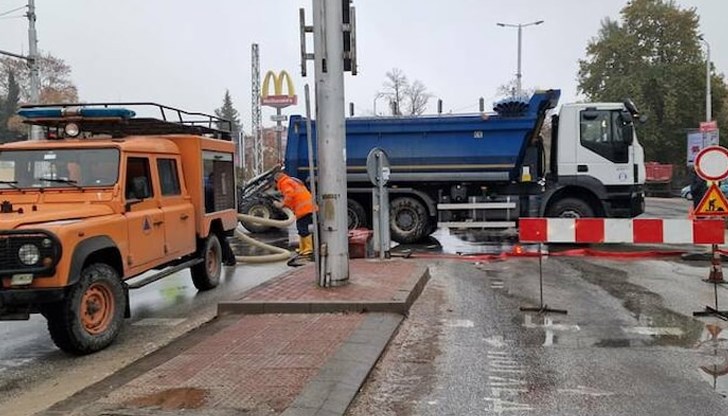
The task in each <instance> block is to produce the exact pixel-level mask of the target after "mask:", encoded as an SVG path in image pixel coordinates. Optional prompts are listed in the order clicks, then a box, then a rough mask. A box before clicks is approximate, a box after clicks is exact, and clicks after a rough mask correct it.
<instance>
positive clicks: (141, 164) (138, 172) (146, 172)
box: [126, 157, 154, 199]
mask: <svg viewBox="0 0 728 416" xmlns="http://www.w3.org/2000/svg"><path fill="white" fill-rule="evenodd" d="M152 195H154V193H153V192H152V175H151V171H150V169H149V159H147V158H146V157H130V158H129V159H127V161H126V199H147V198H151V197H152Z"/></svg>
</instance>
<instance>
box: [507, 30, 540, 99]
mask: <svg viewBox="0 0 728 416" xmlns="http://www.w3.org/2000/svg"><path fill="white" fill-rule="evenodd" d="M541 23H543V20H538V21H535V22H531V23H518V24H510V23H496V24H497V25H498V26H500V27H515V28H518V70H517V72H516V94H517V95H519V96H520V95H521V92H522V91H523V89H522V88H521V77H522V76H523V74H522V73H521V40H522V39H523V36H522V32H523V28H524V27H528V26H536V25H540V24H541Z"/></svg>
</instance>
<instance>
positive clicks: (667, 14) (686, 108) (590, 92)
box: [578, 0, 728, 164]
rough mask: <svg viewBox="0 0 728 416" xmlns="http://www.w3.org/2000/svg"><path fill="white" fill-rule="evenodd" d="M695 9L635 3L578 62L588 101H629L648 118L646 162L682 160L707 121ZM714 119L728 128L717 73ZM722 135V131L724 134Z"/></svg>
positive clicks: (659, 1)
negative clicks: (689, 139)
mask: <svg viewBox="0 0 728 416" xmlns="http://www.w3.org/2000/svg"><path fill="white" fill-rule="evenodd" d="M698 23H699V17H698V15H697V13H696V11H695V9H692V8H691V9H683V8H680V7H679V6H677V5H676V4H675V3H674V1H671V0H633V1H631V2H629V3H628V4H627V6H625V7H624V8H623V9H622V10H621V19H620V21H614V20H611V19H608V18H607V19H605V20H604V21H602V27H601V29H600V30H599V33H598V35H597V36H596V37H595V38H593V39H592V40H591V41H590V42H589V45H588V46H587V50H586V58H585V59H584V60H580V61H579V67H580V68H579V76H578V81H579V90H580V91H581V92H582V93H583V94H584V95H586V96H587V98H588V99H589V101H621V100H623V99H625V98H628V97H629V98H632V99H633V101H634V102H635V103H636V104H637V106H638V108H640V110H641V111H642V112H643V113H644V114H646V115H647V116H648V121H647V123H645V124H644V125H641V126H638V132H639V133H638V134H639V137H640V141H641V142H642V144H643V145H644V147H645V152H646V157H647V160H654V161H660V162H669V163H676V164H684V163H685V157H686V155H685V153H686V151H685V148H686V132H687V130H688V129H692V128H697V127H698V125H699V123H700V122H701V121H704V120H705V57H704V56H703V53H702V50H701V45H700V39H699V33H698ZM711 87H712V107H713V118H714V119H716V120H717V121H718V124H719V126H723V127H724V128H725V129H728V108H726V107H727V106H726V103H727V99H728V88H726V83H725V80H724V78H723V75H722V74H716V73H715V72H713V74H712V80H711ZM723 135H724V136H725V133H724V134H723Z"/></svg>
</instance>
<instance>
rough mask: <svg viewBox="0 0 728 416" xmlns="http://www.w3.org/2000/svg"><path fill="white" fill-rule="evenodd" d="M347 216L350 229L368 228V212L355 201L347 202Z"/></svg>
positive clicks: (349, 200)
mask: <svg viewBox="0 0 728 416" xmlns="http://www.w3.org/2000/svg"><path fill="white" fill-rule="evenodd" d="M346 214H347V217H348V228H349V229H350V230H353V229H354V228H367V227H368V225H367V212H366V210H364V207H363V206H362V205H361V204H360V203H359V202H358V201H355V200H353V199H348V200H347V201H346Z"/></svg>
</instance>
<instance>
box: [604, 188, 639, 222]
mask: <svg viewBox="0 0 728 416" xmlns="http://www.w3.org/2000/svg"><path fill="white" fill-rule="evenodd" d="M604 205H605V207H606V209H607V217H610V218H633V217H636V216H638V215H640V214H643V213H644V212H645V193H644V191H643V190H642V189H641V188H640V189H639V190H636V191H633V192H630V193H629V194H624V195H610V198H609V200H607V201H605V204H604Z"/></svg>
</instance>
